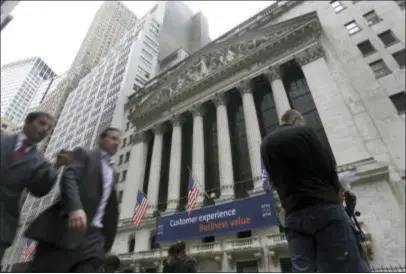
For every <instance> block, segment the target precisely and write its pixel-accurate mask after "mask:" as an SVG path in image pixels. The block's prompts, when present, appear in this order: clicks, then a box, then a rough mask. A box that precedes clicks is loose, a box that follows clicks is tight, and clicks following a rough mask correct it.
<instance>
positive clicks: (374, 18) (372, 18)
mask: <svg viewBox="0 0 406 274" xmlns="http://www.w3.org/2000/svg"><path fill="white" fill-rule="evenodd" d="M364 18H365V20H366V21H367V22H368V25H373V24H376V23H378V22H379V21H381V20H382V19H381V17H379V15H378V14H377V13H376V12H375V11H374V10H371V11H370V12H368V13H365V14H364Z"/></svg>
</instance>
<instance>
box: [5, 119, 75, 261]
mask: <svg viewBox="0 0 406 274" xmlns="http://www.w3.org/2000/svg"><path fill="white" fill-rule="evenodd" d="M53 123H54V119H53V118H52V117H51V115H49V114H48V113H46V112H31V113H29V114H28V115H27V117H26V118H25V121H24V127H23V129H22V131H21V132H19V133H15V134H3V133H2V134H0V158H1V161H0V263H1V261H2V258H3V255H4V253H5V252H6V249H7V248H8V247H9V246H11V244H12V242H13V240H14V238H15V235H16V232H17V228H18V223H19V219H20V211H21V206H22V204H23V203H24V199H25V198H26V197H27V196H26V195H27V192H29V193H30V194H31V195H33V196H35V197H43V196H45V195H47V194H48V193H49V192H50V191H51V189H52V188H53V186H54V184H55V181H56V178H57V176H58V169H59V168H60V167H61V166H63V165H66V164H68V163H69V162H70V161H71V158H72V157H73V153H72V152H70V151H67V150H62V151H60V152H59V153H58V154H57V157H56V161H55V162H54V163H53V164H52V163H50V162H49V161H48V160H47V159H45V157H44V155H43V153H42V152H41V151H39V150H38V149H37V144H38V143H39V142H41V141H42V140H43V139H44V138H45V137H47V136H48V135H49V134H50V133H51V131H52V127H53ZM4 263H6V262H4Z"/></svg>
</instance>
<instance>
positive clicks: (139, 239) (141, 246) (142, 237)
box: [134, 227, 151, 252]
mask: <svg viewBox="0 0 406 274" xmlns="http://www.w3.org/2000/svg"><path fill="white" fill-rule="evenodd" d="M150 237H151V229H150V228H148V227H145V228H141V229H137V231H136V232H135V249H134V252H140V251H147V250H149V240H150Z"/></svg>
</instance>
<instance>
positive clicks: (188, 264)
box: [163, 242, 197, 273]
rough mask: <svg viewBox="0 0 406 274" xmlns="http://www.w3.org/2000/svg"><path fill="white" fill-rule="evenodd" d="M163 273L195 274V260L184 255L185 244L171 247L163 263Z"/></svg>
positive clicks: (181, 243) (180, 243)
mask: <svg viewBox="0 0 406 274" xmlns="http://www.w3.org/2000/svg"><path fill="white" fill-rule="evenodd" d="M163 272H164V273H197V269H196V260H195V259H193V258H192V257H190V256H188V255H187V254H186V244H185V242H179V243H176V244H174V245H172V246H171V247H170V248H169V250H168V258H167V260H166V262H164V268H163Z"/></svg>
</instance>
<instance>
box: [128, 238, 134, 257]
mask: <svg viewBox="0 0 406 274" xmlns="http://www.w3.org/2000/svg"><path fill="white" fill-rule="evenodd" d="M134 249H135V236H134V234H131V235H130V236H129V237H128V253H133V252H134Z"/></svg>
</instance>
